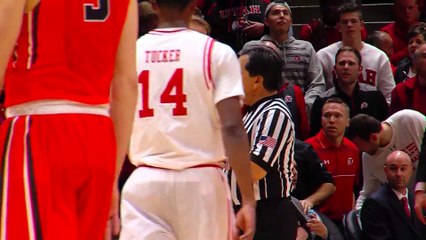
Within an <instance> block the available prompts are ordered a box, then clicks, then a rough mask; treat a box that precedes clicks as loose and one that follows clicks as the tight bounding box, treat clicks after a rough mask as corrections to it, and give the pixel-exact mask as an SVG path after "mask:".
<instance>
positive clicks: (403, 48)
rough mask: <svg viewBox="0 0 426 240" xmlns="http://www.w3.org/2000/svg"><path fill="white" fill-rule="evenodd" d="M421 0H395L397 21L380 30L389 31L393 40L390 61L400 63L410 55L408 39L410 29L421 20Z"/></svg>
mask: <svg viewBox="0 0 426 240" xmlns="http://www.w3.org/2000/svg"><path fill="white" fill-rule="evenodd" d="M418 1H419V0H394V4H393V12H394V14H395V18H396V19H395V22H393V23H389V24H388V25H386V26H384V27H382V28H381V29H380V30H381V31H383V32H387V33H388V34H389V35H390V36H391V37H392V40H393V50H394V54H393V55H392V56H391V58H390V61H391V62H392V63H393V64H394V65H398V62H399V61H401V60H402V59H403V58H404V57H406V56H408V51H407V41H408V31H409V30H410V29H411V27H412V26H413V25H414V24H416V23H418V22H419V5H418Z"/></svg>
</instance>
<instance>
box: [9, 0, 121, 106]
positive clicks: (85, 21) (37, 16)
mask: <svg viewBox="0 0 426 240" xmlns="http://www.w3.org/2000/svg"><path fill="white" fill-rule="evenodd" d="M128 6H129V0H71V1H70V0H40V2H39V3H38V5H36V7H34V8H33V9H32V11H31V12H28V13H26V14H25V15H24V16H23V24H22V29H21V33H20V35H19V38H18V41H17V45H16V48H15V51H14V53H13V55H12V59H11V61H10V64H9V67H8V69H7V71H6V77H5V91H6V95H5V96H6V106H12V105H15V104H20V103H25V102H29V101H34V100H42V99H64V100H72V101H77V102H82V103H87V104H104V103H107V102H108V99H109V89H110V83H111V80H112V76H113V71H114V63H115V56H116V52H117V47H118V44H119V40H120V37H121V32H122V29H123V25H124V22H125V18H126V16H127V9H128Z"/></svg>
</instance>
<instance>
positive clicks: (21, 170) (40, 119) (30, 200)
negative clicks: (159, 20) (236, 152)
mask: <svg viewBox="0 0 426 240" xmlns="http://www.w3.org/2000/svg"><path fill="white" fill-rule="evenodd" d="M136 7H137V6H136V1H133V0H128V1H113V0H98V1H95V0H74V1H66V0H27V1H26V0H5V1H1V2H0V36H2V37H1V38H0V81H1V83H0V84H1V86H3V82H4V87H5V96H6V100H5V102H6V108H7V109H6V115H7V119H6V121H5V123H3V124H2V126H1V129H0V146H1V147H0V154H1V156H2V159H1V164H0V176H1V177H0V191H1V192H0V239H1V240H3V239H20V240H21V239H23V240H25V239H48V240H50V239H88V240H89V239H90V240H92V239H103V236H104V231H105V226H106V223H107V219H108V215H109V216H110V219H112V220H115V222H116V221H117V208H118V190H117V182H116V181H117V178H118V173H119V171H120V168H121V164H122V161H123V159H124V155H125V152H126V150H127V148H128V144H129V135H130V131H131V126H132V120H133V112H134V108H135V102H136V91H137V76H136V67H135V41H136V36H137V8H136ZM3 79H4V80H3ZM111 196H113V198H112V199H113V201H111ZM111 202H112V204H111ZM115 230H116V232H117V231H118V229H117V228H115Z"/></svg>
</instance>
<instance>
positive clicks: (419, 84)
mask: <svg viewBox="0 0 426 240" xmlns="http://www.w3.org/2000/svg"><path fill="white" fill-rule="evenodd" d="M412 65H413V66H414V67H415V68H416V69H417V75H415V76H414V77H411V78H409V79H408V80H406V81H405V82H402V83H400V84H398V85H397V86H396V87H395V89H394V90H393V91H392V102H391V105H390V113H391V114H393V113H395V112H397V111H400V110H402V109H413V110H416V111H419V112H421V113H423V115H426V104H425V102H426V44H425V43H423V44H422V45H420V47H419V48H418V49H417V50H416V51H415V53H414V55H413V64H412Z"/></svg>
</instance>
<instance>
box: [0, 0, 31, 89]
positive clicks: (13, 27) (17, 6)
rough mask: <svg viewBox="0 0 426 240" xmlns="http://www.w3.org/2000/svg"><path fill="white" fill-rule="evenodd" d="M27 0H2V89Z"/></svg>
mask: <svg viewBox="0 0 426 240" xmlns="http://www.w3.org/2000/svg"><path fill="white" fill-rule="evenodd" d="M25 4H26V0H1V1H0V36H1V37H0V89H1V88H3V83H4V82H3V81H4V79H3V78H4V73H5V71H6V67H7V63H8V62H9V58H10V55H11V54H12V51H13V48H14V47H15V43H16V39H17V38H18V35H19V30H20V28H21V24H22V16H23V14H24V10H25Z"/></svg>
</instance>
